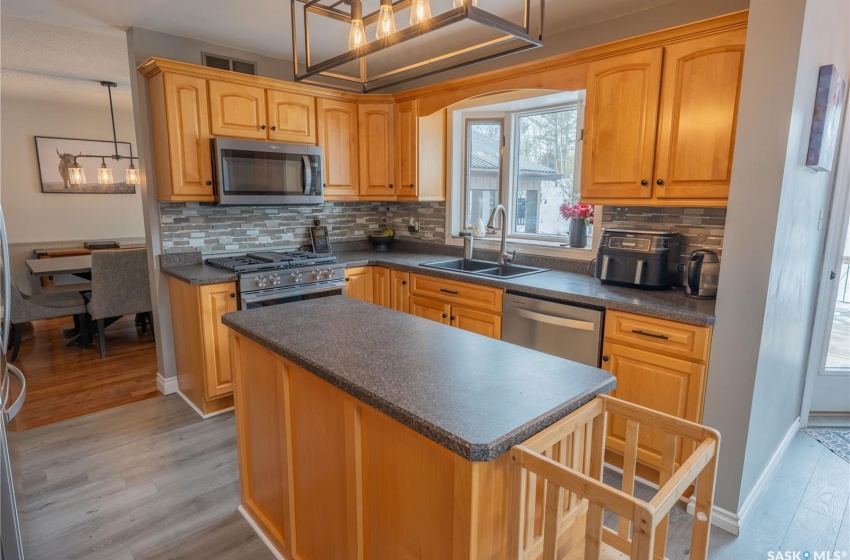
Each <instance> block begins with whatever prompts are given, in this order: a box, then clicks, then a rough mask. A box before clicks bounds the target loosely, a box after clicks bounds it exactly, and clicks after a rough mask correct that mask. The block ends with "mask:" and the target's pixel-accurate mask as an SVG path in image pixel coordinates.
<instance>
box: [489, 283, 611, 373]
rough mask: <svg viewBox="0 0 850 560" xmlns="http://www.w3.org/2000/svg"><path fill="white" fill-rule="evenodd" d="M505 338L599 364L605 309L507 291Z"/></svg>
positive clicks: (580, 360)
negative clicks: (555, 301) (578, 305)
mask: <svg viewBox="0 0 850 560" xmlns="http://www.w3.org/2000/svg"><path fill="white" fill-rule="evenodd" d="M502 303H503V307H502V340H503V341H505V342H510V343H511V344H517V345H519V346H525V347H526V348H531V349H532V350H539V351H540V352H545V353H546V354H551V355H553V356H559V357H561V358H566V359H568V360H572V361H574V362H580V363H583V364H587V365H591V366H596V367H599V354H600V350H601V346H602V313H603V312H602V311H597V310H595V309H586V308H584V307H576V306H575V305H569V304H566V303H554V302H551V301H546V300H542V299H535V298H530V297H525V296H518V295H516V294H509V293H506V294H505V295H504V296H503V299H502Z"/></svg>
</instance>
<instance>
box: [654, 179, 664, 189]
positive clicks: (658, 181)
mask: <svg viewBox="0 0 850 560" xmlns="http://www.w3.org/2000/svg"><path fill="white" fill-rule="evenodd" d="M655 184H656V185H658V186H659V187H663V186H664V179H658V180H657V181H655Z"/></svg>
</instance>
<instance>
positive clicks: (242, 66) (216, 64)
mask: <svg viewBox="0 0 850 560" xmlns="http://www.w3.org/2000/svg"><path fill="white" fill-rule="evenodd" d="M203 59H204V66H208V67H210V68H218V69H219V70H230V71H232V72H241V73H242V74H251V75H252V76H256V75H257V63H256V62H250V61H248V60H237V59H235V58H227V57H226V56H219V55H217V54H208V53H203Z"/></svg>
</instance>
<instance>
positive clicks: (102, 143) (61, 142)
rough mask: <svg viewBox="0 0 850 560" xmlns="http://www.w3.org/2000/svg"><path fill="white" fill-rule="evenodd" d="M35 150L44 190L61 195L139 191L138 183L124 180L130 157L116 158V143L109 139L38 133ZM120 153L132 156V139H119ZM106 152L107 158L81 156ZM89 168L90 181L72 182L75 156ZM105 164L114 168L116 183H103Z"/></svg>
mask: <svg viewBox="0 0 850 560" xmlns="http://www.w3.org/2000/svg"><path fill="white" fill-rule="evenodd" d="M35 150H36V155H37V157H38V173H39V177H40V179H41V192H43V193H61V194H135V192H136V186H135V185H131V184H128V183H126V182H124V178H125V170H126V169H127V167H128V166H129V165H130V161H131V160H129V159H122V160H114V159H112V158H110V157H108V154H113V153H115V144H113V143H112V142H110V141H108V140H82V139H79V138H54V137H51V136H36V137H35ZM118 153H119V154H120V155H122V156H132V155H133V147H132V145H131V144H130V143H129V142H118ZM91 154H94V155H101V154H106V155H107V157H106V158H104V159H103V160H101V159H98V158H82V157H79V156H80V155H91ZM75 156H76V157H77V163H79V164H80V165H81V166H82V168H83V169H84V170H85V175H86V182H85V184H83V185H72V184H71V183H70V182H69V180H68V168H69V167H70V166H71V165H73V164H74V157H75ZM101 163H106V166H107V167H109V168H110V169H111V170H112V178H113V181H114V182H113V183H111V184H107V185H101V184H100V183H99V182H98V169H99V168H100V166H101Z"/></svg>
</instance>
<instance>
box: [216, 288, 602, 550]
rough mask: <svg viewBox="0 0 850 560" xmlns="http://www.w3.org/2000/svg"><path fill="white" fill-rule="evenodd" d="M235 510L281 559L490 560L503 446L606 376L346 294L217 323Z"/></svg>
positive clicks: (501, 525)
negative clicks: (229, 368) (232, 413)
mask: <svg viewBox="0 0 850 560" xmlns="http://www.w3.org/2000/svg"><path fill="white" fill-rule="evenodd" d="M223 322H224V324H225V325H227V326H228V327H230V328H231V329H232V330H233V332H232V334H231V336H232V338H233V345H232V352H233V355H232V360H233V371H234V375H235V386H236V391H235V396H236V416H237V441H238V446H239V456H240V479H241V487H242V508H241V509H242V511H243V513H244V514H245V515H246V517H248V519H249V520H250V521H251V522H252V524H253V525H255V527H257V528H258V530H259V531H260V532H261V533H262V534H263V536H264V537H266V538H267V540H268V541H269V542H270V543H271V545H272V546H273V548H275V549H276V551H277V553H278V554H280V555H282V556H283V557H286V558H295V557H296V554H297V556H298V557H299V558H304V559H310V558H316V559H320V558H352V559H355V558H387V559H390V558H393V559H397V558H407V557H411V558H441V559H442V558H497V557H503V556H500V555H501V554H504V553H505V552H506V549H505V547H506V546H507V524H506V515H507V500H508V495H507V494H508V484H507V471H508V459H507V454H506V453H505V451H507V450H508V449H510V447H512V446H513V445H515V444H517V443H521V442H522V441H524V440H526V439H527V438H529V437H531V436H533V435H535V434H537V433H538V432H540V431H541V430H543V429H545V428H546V427H547V426H549V425H551V424H553V423H554V422H556V421H557V420H559V419H561V418H563V417H564V416H566V415H567V414H569V413H570V412H572V411H574V410H576V409H578V408H579V407H580V406H581V405H583V404H585V403H586V402H588V401H589V400H591V399H593V398H594V396H595V395H597V394H599V393H606V392H608V391H610V390H612V389H613V388H614V383H615V381H614V378H613V377H612V376H611V375H610V374H609V373H607V372H605V371H603V370H599V369H596V368H592V367H589V366H584V365H581V364H577V363H575V362H569V361H566V360H563V359H560V358H555V357H552V356H548V355H545V354H541V353H539V352H535V351H532V350H527V349H524V348H521V347H517V346H513V345H509V344H506V343H503V342H499V341H496V340H492V339H489V338H486V337H482V336H478V335H474V334H471V333H466V332H464V331H460V330H458V329H454V328H452V327H448V326H445V325H441V324H438V323H434V322H431V321H428V320H425V319H421V318H417V317H412V316H410V315H406V314H402V313H398V312H395V311H392V310H389V309H386V308H383V307H379V306H375V305H372V304H368V303H363V302H359V301H356V300H352V299H349V298H344V297H333V298H322V299H315V300H307V301H303V302H298V303H293V304H287V305H285V306H276V307H268V308H263V309H254V310H249V311H241V312H237V313H231V314H228V315H225V316H224V318H223Z"/></svg>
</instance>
